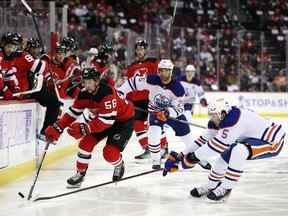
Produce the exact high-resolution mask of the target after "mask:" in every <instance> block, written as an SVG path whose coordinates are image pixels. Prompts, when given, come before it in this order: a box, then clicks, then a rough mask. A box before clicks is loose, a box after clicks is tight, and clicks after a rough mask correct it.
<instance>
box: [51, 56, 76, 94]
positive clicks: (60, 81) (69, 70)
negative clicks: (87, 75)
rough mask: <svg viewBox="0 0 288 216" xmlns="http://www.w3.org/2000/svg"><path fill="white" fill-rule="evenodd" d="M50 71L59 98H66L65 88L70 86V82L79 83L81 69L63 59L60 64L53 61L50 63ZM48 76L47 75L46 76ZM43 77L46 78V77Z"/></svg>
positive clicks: (69, 59) (70, 61) (67, 59)
mask: <svg viewBox="0 0 288 216" xmlns="http://www.w3.org/2000/svg"><path fill="white" fill-rule="evenodd" d="M50 69H51V72H52V75H53V79H54V80H55V83H56V85H57V89H58V92H59V95H60V97H61V98H67V97H68V95H67V92H66V90H67V88H68V87H70V86H71V85H72V82H74V81H75V82H80V79H81V77H80V76H81V69H80V67H79V66H78V65H76V64H75V63H74V61H73V60H72V59H71V58H69V57H68V58H65V59H64V61H63V62H62V63H58V62H56V61H55V60H52V61H51V64H50ZM47 75H49V74H47ZM47 75H46V76H45V77H48V76H47Z"/></svg>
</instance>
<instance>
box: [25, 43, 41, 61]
mask: <svg viewBox="0 0 288 216" xmlns="http://www.w3.org/2000/svg"><path fill="white" fill-rule="evenodd" d="M40 49H41V45H40V40H39V39H36V38H29V39H28V40H27V42H26V46H25V49H24V50H25V51H26V52H28V53H29V54H30V55H31V56H33V58H35V59H36V58H39V56H40V54H41V50H40Z"/></svg>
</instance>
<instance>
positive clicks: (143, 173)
mask: <svg viewBox="0 0 288 216" xmlns="http://www.w3.org/2000/svg"><path fill="white" fill-rule="evenodd" d="M162 170H163V168H161V169H157V170H150V171H146V172H142V173H139V174H135V175H131V176H127V177H125V178H122V179H120V180H119V181H109V182H104V183H101V184H97V185H93V186H89V187H85V188H81V189H78V190H74V191H70V192H67V193H62V194H58V195H55V196H46V197H38V198H36V199H35V200H33V202H37V201H40V200H49V199H55V198H58V197H63V196H68V195H70V194H74V193H78V192H82V191H86V190H90V189H93V188H98V187H101V186H105V185H109V184H113V183H116V182H117V183H118V182H121V181H125V180H128V179H132V178H136V177H139V176H143V175H148V174H151V173H154V172H158V171H162Z"/></svg>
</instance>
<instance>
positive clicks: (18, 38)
mask: <svg viewBox="0 0 288 216" xmlns="http://www.w3.org/2000/svg"><path fill="white" fill-rule="evenodd" d="M22 41H23V38H22V35H21V34H19V33H15V32H6V33H4V34H3V35H2V38H1V44H2V45H3V46H4V45H6V44H15V45H20V44H21V43H22Z"/></svg>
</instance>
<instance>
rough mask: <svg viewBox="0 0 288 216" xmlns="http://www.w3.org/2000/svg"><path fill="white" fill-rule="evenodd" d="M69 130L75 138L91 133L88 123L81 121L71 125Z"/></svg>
mask: <svg viewBox="0 0 288 216" xmlns="http://www.w3.org/2000/svg"><path fill="white" fill-rule="evenodd" d="M67 132H68V134H70V135H71V136H72V137H74V138H75V139H80V138H81V137H83V136H87V135H90V133H91V132H90V129H89V127H88V125H87V124H85V123H79V122H76V123H73V124H72V125H70V127H69V128H68V129H67Z"/></svg>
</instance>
